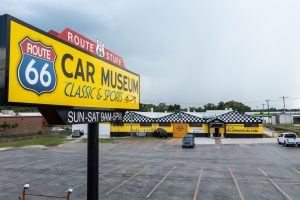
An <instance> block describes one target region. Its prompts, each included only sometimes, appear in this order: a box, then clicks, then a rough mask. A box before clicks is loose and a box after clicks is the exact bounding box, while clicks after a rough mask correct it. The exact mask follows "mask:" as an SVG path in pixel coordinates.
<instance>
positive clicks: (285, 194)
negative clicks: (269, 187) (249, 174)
mask: <svg viewBox="0 0 300 200" xmlns="http://www.w3.org/2000/svg"><path fill="white" fill-rule="evenodd" d="M258 170H259V171H261V173H263V174H264V175H265V177H267V179H268V180H269V181H270V182H271V183H272V184H273V185H274V187H276V188H277V190H278V191H279V192H281V194H282V195H283V196H284V197H285V198H286V199H288V200H292V198H291V197H289V195H287V193H285V192H284V191H283V190H282V189H281V188H280V187H279V186H278V185H277V183H275V181H273V179H271V178H270V177H269V176H268V174H267V173H266V172H264V171H263V170H262V169H260V168H258Z"/></svg>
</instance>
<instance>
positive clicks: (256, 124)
mask: <svg viewBox="0 0 300 200" xmlns="http://www.w3.org/2000/svg"><path fill="white" fill-rule="evenodd" d="M158 128H162V129H164V130H165V131H166V132H167V133H168V135H169V136H171V137H179V138H180V137H184V136H185V135H186V134H187V133H192V134H194V135H195V137H225V138H242V137H246V138H261V137H263V120H262V119H260V118H257V117H254V116H250V115H246V114H241V113H238V112H236V111H233V110H220V111H207V112H204V113H196V112H182V111H181V112H176V113H157V112H135V111H129V112H126V113H125V115H124V117H123V121H119V122H114V123H111V126H110V134H111V136H112V137H118V136H119V137H120V136H134V135H146V136H152V135H153V132H154V131H156V130H157V129H158Z"/></svg>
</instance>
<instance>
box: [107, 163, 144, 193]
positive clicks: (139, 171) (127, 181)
mask: <svg viewBox="0 0 300 200" xmlns="http://www.w3.org/2000/svg"><path fill="white" fill-rule="evenodd" d="M146 168H147V167H145V168H144V169H142V170H141V171H139V172H138V173H136V174H135V175H133V176H131V177H130V178H128V179H127V180H125V181H123V182H122V183H121V184H119V185H118V186H117V187H115V188H113V189H111V190H109V191H108V192H106V193H105V195H109V194H110V193H111V192H113V191H115V190H116V189H118V188H119V187H121V186H122V185H124V184H125V183H127V182H128V181H130V180H131V179H133V178H134V177H136V176H137V175H139V174H140V173H142V172H143V171H144V170H145V169H146Z"/></svg>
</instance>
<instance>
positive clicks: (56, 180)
mask: <svg viewBox="0 0 300 200" xmlns="http://www.w3.org/2000/svg"><path fill="white" fill-rule="evenodd" d="M80 172H82V171H81V170H80V171H76V172H74V173H72V174H69V175H67V176H62V177H60V178H58V179H55V180H52V181H49V182H47V183H44V184H41V185H39V186H36V187H33V188H30V189H32V190H33V189H37V188H40V187H42V186H44V185H48V184H49V183H55V182H58V181H59V180H61V179H65V178H68V177H70V176H73V175H75V174H79V173H80Z"/></svg>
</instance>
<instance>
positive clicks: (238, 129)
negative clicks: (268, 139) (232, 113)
mask: <svg viewBox="0 0 300 200" xmlns="http://www.w3.org/2000/svg"><path fill="white" fill-rule="evenodd" d="M226 133H228V134H230V133H244V134H262V133H263V128H262V126H261V125H259V126H258V127H245V126H244V124H226Z"/></svg>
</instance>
